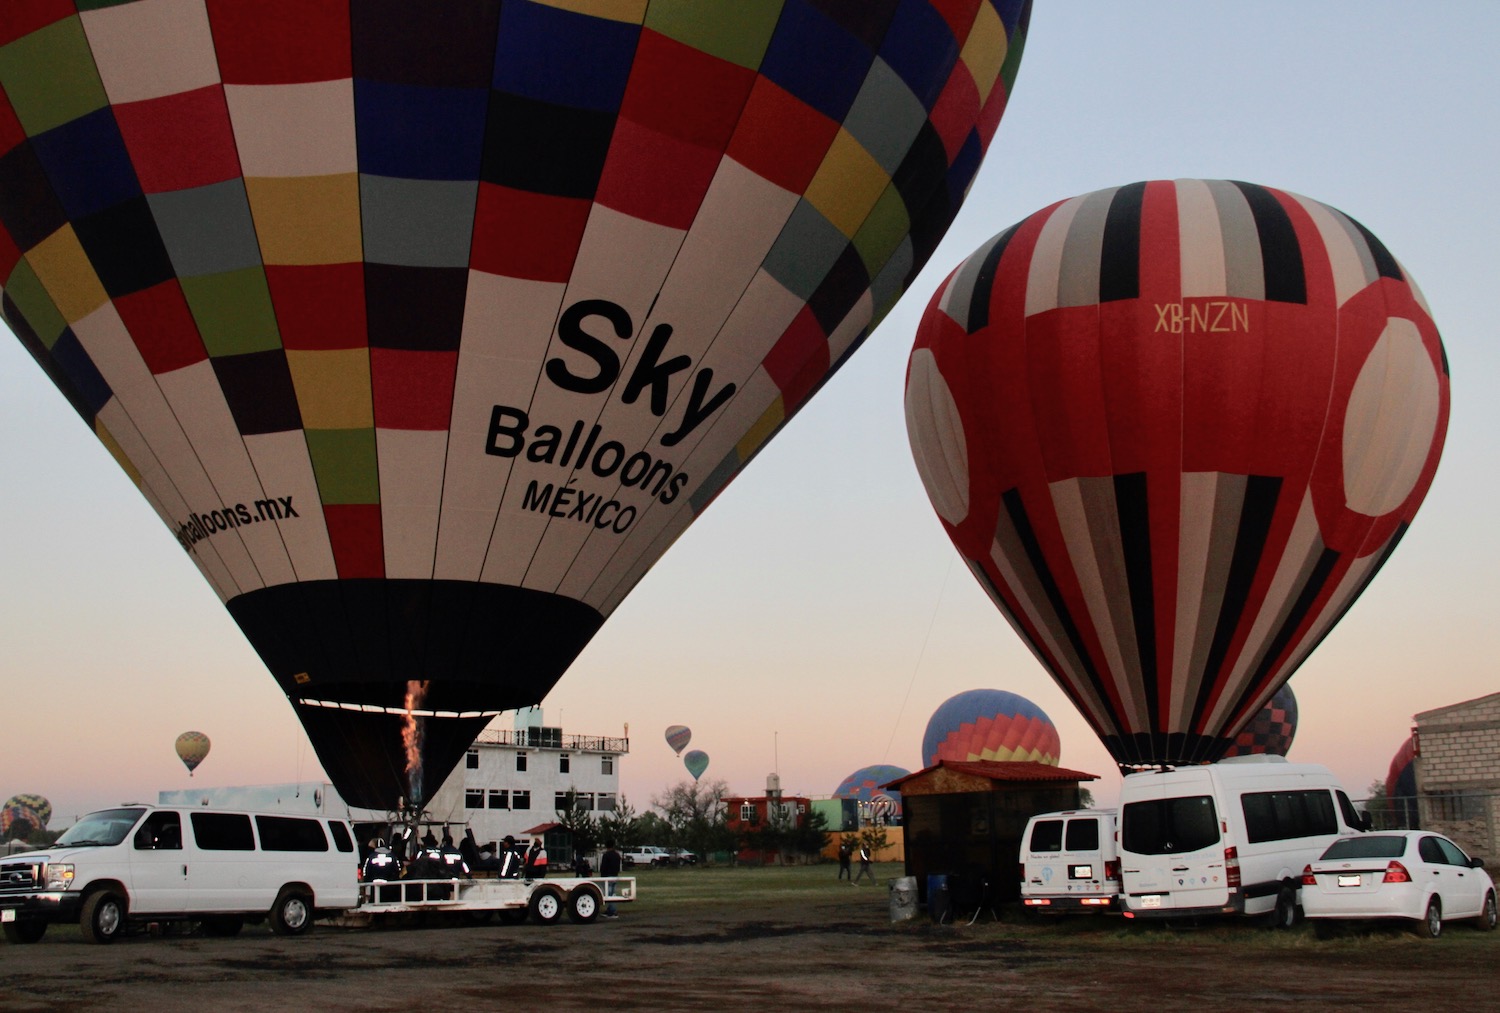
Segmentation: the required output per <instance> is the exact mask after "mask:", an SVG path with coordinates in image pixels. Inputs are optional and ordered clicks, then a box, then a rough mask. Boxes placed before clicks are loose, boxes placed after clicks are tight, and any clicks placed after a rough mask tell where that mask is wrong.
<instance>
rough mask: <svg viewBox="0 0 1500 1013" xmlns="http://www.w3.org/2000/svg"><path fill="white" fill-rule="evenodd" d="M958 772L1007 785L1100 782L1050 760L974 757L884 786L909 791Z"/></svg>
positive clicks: (942, 764) (947, 762) (948, 762)
mask: <svg viewBox="0 0 1500 1013" xmlns="http://www.w3.org/2000/svg"><path fill="white" fill-rule="evenodd" d="M945 773H946V774H948V775H957V776H958V778H961V779H970V778H978V779H981V780H985V781H989V782H991V783H992V784H993V783H995V782H1003V783H1006V784H1039V783H1047V784H1052V783H1056V782H1059V781H1074V782H1077V781H1097V780H1099V775H1098V774H1089V773H1085V772H1084V771H1081V770H1069V769H1068V768H1067V767H1055V766H1053V765H1052V764H1050V763H1038V762H1036V761H1035V760H1017V761H1000V760H970V761H966V762H959V761H956V760H939V761H938V762H937V763H935V764H933V765H932V766H931V767H924V768H923V769H921V770H918V771H916V772H915V773H911V774H907V775H906V776H905V777H898V778H896V780H894V781H888V782H886V783H885V784H883V785H881V787H883V788H894V789H896V790H897V791H899V792H903V793H905V792H908V791H909V790H910V789H911V788H915V787H917V786H918V785H926V784H928V783H930V782H933V781H951V780H953V778H952V777H944V776H942V775H943V774H945Z"/></svg>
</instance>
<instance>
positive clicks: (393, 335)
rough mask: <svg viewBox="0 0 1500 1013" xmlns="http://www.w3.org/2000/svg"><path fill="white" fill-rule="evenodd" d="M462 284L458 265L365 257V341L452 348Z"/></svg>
mask: <svg viewBox="0 0 1500 1013" xmlns="http://www.w3.org/2000/svg"><path fill="white" fill-rule="evenodd" d="M468 286H469V271H468V268H464V267H411V266H406V265H400V264H373V263H366V264H365V306H366V309H367V312H368V320H369V327H370V347H372V348H397V349H403V350H406V351H413V352H456V351H457V350H458V344H459V338H460V336H461V335H462V334H463V326H464V303H465V300H466V299H467V297H468Z"/></svg>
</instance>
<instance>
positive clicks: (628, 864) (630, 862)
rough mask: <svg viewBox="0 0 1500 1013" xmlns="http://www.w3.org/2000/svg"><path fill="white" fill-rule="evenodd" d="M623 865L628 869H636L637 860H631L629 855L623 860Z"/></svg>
mask: <svg viewBox="0 0 1500 1013" xmlns="http://www.w3.org/2000/svg"><path fill="white" fill-rule="evenodd" d="M621 863H622V864H623V865H624V866H625V868H627V869H634V868H635V859H633V858H631V857H630V856H629V855H626V856H625V857H624V858H623V859H621Z"/></svg>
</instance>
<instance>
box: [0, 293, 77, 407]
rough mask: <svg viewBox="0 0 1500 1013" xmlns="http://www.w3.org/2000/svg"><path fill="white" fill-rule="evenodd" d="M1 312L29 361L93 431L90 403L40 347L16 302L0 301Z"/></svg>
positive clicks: (0, 299) (43, 347)
mask: <svg viewBox="0 0 1500 1013" xmlns="http://www.w3.org/2000/svg"><path fill="white" fill-rule="evenodd" d="M0 311H3V312H4V314H5V322H6V323H7V324H9V325H10V329H11V330H12V331H14V332H15V335H16V337H17V338H19V339H20V341H21V345H22V347H24V348H25V349H26V351H28V352H30V353H31V357H32V358H33V359H35V360H36V364H37V365H38V366H41V367H42V372H43V373H46V374H47V379H49V380H51V381H52V382H53V383H54V384H55V385H56V386H57V389H58V390H59V391H61V392H62V396H63V397H65V398H67V399H68V404H70V405H72V406H73V410H74V411H75V412H77V413H78V414H79V415H81V416H82V417H83V421H85V422H87V423H88V425H89V428H90V429H92V428H93V427H94V408H93V405H92V402H91V399H90V398H88V397H87V396H86V395H85V394H84V392H83V391H81V390H79V389H78V387H77V386H76V385H75V384H74V383H73V380H72V378H71V377H70V376H68V373H67V371H66V370H64V369H63V367H62V365H61V364H60V363H58V361H57V360H56V359H54V358H53V357H52V353H51V352H50V351H48V350H47V346H46V345H44V344H42V339H41V338H39V337H37V335H36V331H34V330H33V329H32V327H31V324H30V323H28V322H27V320H26V318H25V317H24V316H22V315H21V310H20V307H18V306H17V305H16V304H15V301H14V300H12V299H11V297H10V295H9V294H8V293H6V294H5V295H4V296H3V297H0Z"/></svg>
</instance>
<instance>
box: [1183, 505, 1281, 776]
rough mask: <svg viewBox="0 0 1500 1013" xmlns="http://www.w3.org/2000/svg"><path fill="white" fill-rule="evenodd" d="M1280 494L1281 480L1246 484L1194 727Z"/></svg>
mask: <svg viewBox="0 0 1500 1013" xmlns="http://www.w3.org/2000/svg"><path fill="white" fill-rule="evenodd" d="M1280 495H1281V479H1280V478H1270V477H1266V476H1264V475H1251V476H1249V481H1248V482H1247V483H1246V485H1245V503H1244V507H1243V508H1242V510H1241V513H1240V527H1239V532H1238V534H1237V535H1236V536H1235V540H1234V556H1233V558H1232V559H1231V560H1230V563H1229V577H1228V580H1227V582H1226V586H1225V588H1224V601H1223V604H1222V605H1221V606H1220V608H1219V621H1218V624H1217V625H1216V626H1215V628H1214V639H1213V645H1212V647H1211V648H1210V649H1209V652H1208V660H1207V663H1206V664H1205V666H1204V671H1203V682H1202V684H1201V685H1200V686H1199V688H1198V700H1197V703H1196V704H1195V705H1194V706H1193V720H1192V723H1193V725H1195V726H1196V725H1198V724H1199V723H1200V722H1201V721H1202V720H1203V715H1204V713H1205V712H1206V711H1207V709H1208V700H1209V696H1210V695H1211V694H1212V693H1213V689H1214V685H1215V684H1216V683H1217V681H1218V678H1219V673H1220V670H1221V669H1222V668H1223V667H1224V659H1225V657H1226V656H1227V655H1228V653H1229V642H1230V641H1231V640H1232V639H1233V638H1234V633H1235V630H1236V629H1237V628H1238V627H1239V625H1240V621H1241V620H1242V619H1243V618H1244V613H1245V604H1246V602H1247V601H1248V600H1249V597H1250V585H1251V584H1252V583H1253V582H1254V580H1255V571H1256V570H1257V569H1258V568H1259V566H1260V562H1261V557H1262V555H1263V554H1264V553H1265V548H1266V536H1267V535H1268V534H1269V533H1270V530H1271V518H1272V516H1274V515H1275V513H1276V501H1277V499H1278V498H1279V496H1280ZM1225 748H1226V749H1227V748H1228V747H1227V746H1226V747H1225Z"/></svg>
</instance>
